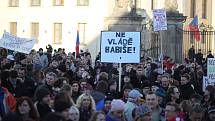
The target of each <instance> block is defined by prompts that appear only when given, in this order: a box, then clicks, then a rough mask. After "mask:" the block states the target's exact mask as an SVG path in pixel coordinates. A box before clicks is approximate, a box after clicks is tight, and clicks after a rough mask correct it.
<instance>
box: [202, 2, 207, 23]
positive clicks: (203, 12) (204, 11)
mask: <svg viewBox="0 0 215 121" xmlns="http://www.w3.org/2000/svg"><path fill="white" fill-rule="evenodd" d="M202 18H203V19H206V18H207V0H202Z"/></svg>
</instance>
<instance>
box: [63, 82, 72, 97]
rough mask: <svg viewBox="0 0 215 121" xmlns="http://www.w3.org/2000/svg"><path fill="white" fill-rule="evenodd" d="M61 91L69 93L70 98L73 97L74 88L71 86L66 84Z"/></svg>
mask: <svg viewBox="0 0 215 121" xmlns="http://www.w3.org/2000/svg"><path fill="white" fill-rule="evenodd" d="M61 91H62V92H65V93H67V94H68V95H69V96H72V86H71V85H70V84H64V85H63V86H62V88H61Z"/></svg>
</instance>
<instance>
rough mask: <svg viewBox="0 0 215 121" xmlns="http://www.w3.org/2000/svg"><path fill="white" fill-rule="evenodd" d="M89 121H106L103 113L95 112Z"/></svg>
mask: <svg viewBox="0 0 215 121" xmlns="http://www.w3.org/2000/svg"><path fill="white" fill-rule="evenodd" d="M89 121H106V120H105V113H104V112H102V111H97V112H94V113H93V114H92V116H91V117H90V120H89Z"/></svg>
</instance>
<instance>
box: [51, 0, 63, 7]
mask: <svg viewBox="0 0 215 121" xmlns="http://www.w3.org/2000/svg"><path fill="white" fill-rule="evenodd" d="M53 5H54V6H63V5H64V0H53Z"/></svg>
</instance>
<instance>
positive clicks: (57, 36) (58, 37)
mask: <svg viewBox="0 0 215 121" xmlns="http://www.w3.org/2000/svg"><path fill="white" fill-rule="evenodd" d="M54 43H55V44H61V43H62V23H54Z"/></svg>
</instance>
